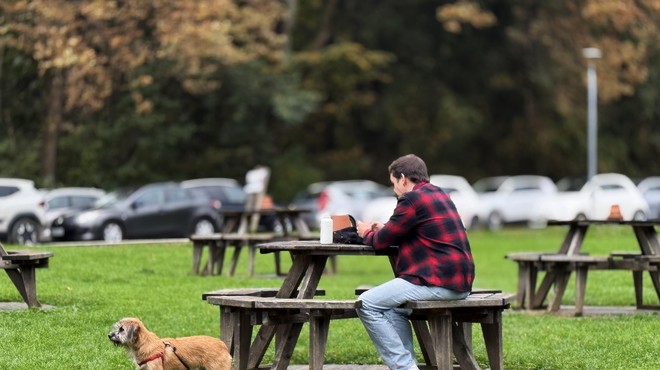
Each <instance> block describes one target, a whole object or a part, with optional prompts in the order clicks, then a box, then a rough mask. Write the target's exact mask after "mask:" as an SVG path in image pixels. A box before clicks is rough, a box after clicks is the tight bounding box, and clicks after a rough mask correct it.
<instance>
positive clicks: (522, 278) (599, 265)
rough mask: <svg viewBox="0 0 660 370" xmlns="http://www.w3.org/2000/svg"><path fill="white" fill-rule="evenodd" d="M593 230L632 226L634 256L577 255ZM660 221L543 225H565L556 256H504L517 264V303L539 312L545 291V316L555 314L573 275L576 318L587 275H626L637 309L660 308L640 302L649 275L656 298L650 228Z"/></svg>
mask: <svg viewBox="0 0 660 370" xmlns="http://www.w3.org/2000/svg"><path fill="white" fill-rule="evenodd" d="M596 225H605V226H613V225H623V226H628V227H631V228H632V230H633V233H634V235H635V239H636V242H637V243H636V244H637V247H638V248H639V252H625V253H620V252H612V253H611V254H610V255H609V256H591V255H588V254H585V253H583V252H582V244H583V242H584V238H585V236H586V234H587V231H588V230H589V228H590V227H591V226H596ZM657 225H660V220H653V221H618V220H572V221H550V222H548V226H568V232H567V233H566V236H565V237H564V240H563V242H562V244H561V246H560V248H559V251H558V252H557V253H539V252H518V253H511V254H509V255H507V256H506V257H507V258H508V259H510V260H512V261H514V262H516V263H517V264H518V299H517V301H518V304H519V305H520V306H521V307H522V308H525V309H528V310H535V309H542V308H543V304H544V302H545V300H546V298H547V297H548V295H549V292H550V289H551V288H552V287H554V291H555V294H554V296H553V297H552V299H551V300H550V302H549V304H548V307H547V309H548V311H550V312H557V311H559V309H560V306H561V301H562V297H563V295H564V292H565V290H566V286H567V284H568V281H569V278H570V275H571V273H572V272H573V271H575V273H576V279H575V282H576V289H575V294H576V297H575V310H574V315H576V316H580V315H582V313H583V309H584V297H585V291H586V284H587V272H588V271H589V270H629V271H631V272H632V275H633V284H634V287H635V303H636V307H637V308H638V309H640V308H660V307H657V306H655V307H653V306H650V305H646V304H644V302H643V299H642V285H643V284H642V277H643V273H644V272H645V271H646V272H648V274H649V276H650V278H651V281H652V282H653V286H654V288H655V292H656V295H657V296H658V298H659V299H660V279H659V274H660V273H659V272H658V266H660V243H659V241H658V236H657V233H656V230H655V227H656V226H657ZM539 271H545V276H544V277H543V280H542V281H541V283H540V285H539V286H538V288H537V286H536V283H537V276H538V273H539Z"/></svg>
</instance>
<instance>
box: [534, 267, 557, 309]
mask: <svg viewBox="0 0 660 370" xmlns="http://www.w3.org/2000/svg"><path fill="white" fill-rule="evenodd" d="M556 277H557V272H556V271H547V272H546V273H545V276H544V277H543V280H542V281H541V285H540V286H539V289H538V290H537V291H536V293H534V302H533V304H532V308H542V307H543V302H545V299H546V298H547V297H548V293H549V292H550V288H552V285H553V284H554V283H555V279H556Z"/></svg>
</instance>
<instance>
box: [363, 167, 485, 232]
mask: <svg viewBox="0 0 660 370" xmlns="http://www.w3.org/2000/svg"><path fill="white" fill-rule="evenodd" d="M430 180H431V181H430V182H431V183H432V184H433V185H436V186H439V187H440V188H442V190H444V191H445V193H447V194H449V196H450V197H451V199H452V201H453V202H454V205H456V209H457V210H458V213H459V214H460V216H461V220H462V221H463V225H464V226H465V228H466V229H469V228H471V227H474V226H477V225H478V223H479V214H480V212H481V203H480V201H479V195H477V192H476V191H474V189H473V188H472V186H471V185H470V183H469V182H468V181H467V180H466V179H465V178H464V177H462V176H454V175H431V177H430ZM396 202H397V200H396V197H394V196H389V197H380V198H376V199H374V200H372V201H370V202H369V203H367V205H366V206H365V208H364V212H363V218H364V220H370V221H378V222H387V220H389V218H390V216H392V212H394V208H395V207H396Z"/></svg>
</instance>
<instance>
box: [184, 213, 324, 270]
mask: <svg viewBox="0 0 660 370" xmlns="http://www.w3.org/2000/svg"><path fill="white" fill-rule="evenodd" d="M305 212H309V210H308V209H302V208H282V207H279V208H264V209H256V210H249V209H244V210H233V211H223V212H222V214H223V216H224V217H225V227H224V229H223V232H222V233H216V234H210V235H192V236H191V237H190V240H191V241H192V243H193V267H192V269H193V273H194V274H202V275H209V274H210V275H213V274H217V275H219V274H222V270H223V263H224V259H225V252H226V250H227V248H228V247H233V248H234V253H233V255H232V258H231V264H230V267H229V276H233V275H234V273H235V272H236V266H237V264H238V258H239V256H240V253H241V251H242V249H243V247H246V248H247V249H248V253H249V266H248V274H249V276H253V275H254V269H255V258H256V249H257V245H258V244H259V243H264V242H268V241H275V240H299V239H301V240H312V239H317V238H318V236H316V235H314V234H312V233H311V232H310V230H309V227H307V224H306V223H305V221H304V220H303V219H302V216H301V214H303V213H305ZM254 215H260V216H263V215H275V216H277V217H278V219H279V220H280V223H281V225H282V226H283V230H282V234H281V235H280V234H276V233H261V232H260V233H257V232H248V231H249V224H250V220H251V218H252V216H254ZM287 220H288V221H290V223H291V225H292V226H293V230H292V231H293V232H290V231H289V229H288V227H287V226H286V225H287V224H288V222H287ZM207 247H208V260H207V262H206V264H205V265H204V266H203V268H202V263H201V259H202V254H203V253H204V249H205V248H207ZM274 256H275V273H276V274H277V275H283V272H282V271H281V267H280V265H281V261H280V254H279V253H275V254H274ZM331 267H332V272H335V271H336V270H337V263H336V259H335V258H334V257H333V258H332V265H331Z"/></svg>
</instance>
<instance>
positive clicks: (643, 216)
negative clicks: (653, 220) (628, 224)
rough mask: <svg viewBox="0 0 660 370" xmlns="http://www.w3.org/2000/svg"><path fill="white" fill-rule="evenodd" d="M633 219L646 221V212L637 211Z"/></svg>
mask: <svg viewBox="0 0 660 370" xmlns="http://www.w3.org/2000/svg"><path fill="white" fill-rule="evenodd" d="M632 219H633V220H635V221H646V214H645V213H644V212H643V211H637V212H635V214H634V215H633V218H632Z"/></svg>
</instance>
